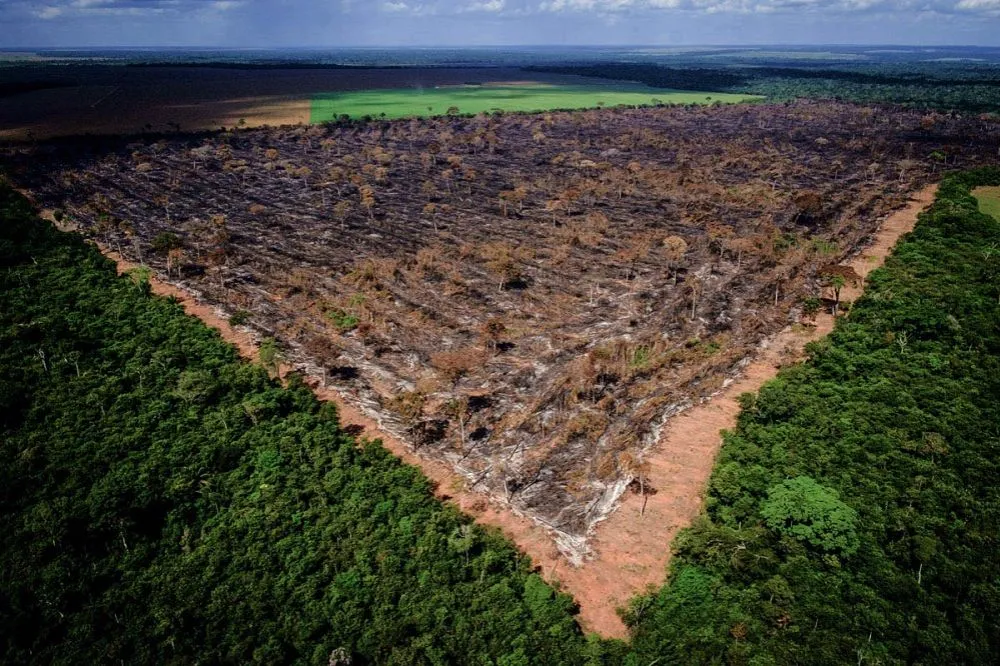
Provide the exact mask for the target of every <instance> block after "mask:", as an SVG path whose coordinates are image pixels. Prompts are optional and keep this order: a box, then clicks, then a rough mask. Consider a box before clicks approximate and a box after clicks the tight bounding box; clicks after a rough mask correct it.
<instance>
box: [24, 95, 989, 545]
mask: <svg viewBox="0 0 1000 666" xmlns="http://www.w3.org/2000/svg"><path fill="white" fill-rule="evenodd" d="M970 137H977V138H976V139H975V140H972V139H971V138H970ZM996 140H997V127H996V125H995V124H993V123H991V122H990V121H988V120H975V119H969V118H958V117H945V116H925V115H923V114H920V113H913V112H903V111H889V110H880V109H868V108H861V107H856V106H851V105H836V104H834V105H830V104H822V105H821V104H812V103H797V104H793V105H789V106H784V105H782V106H764V105H749V106H722V107H712V108H707V107H702V108H693V107H683V108H663V109H643V110H629V109H606V110H595V111H588V112H577V113H550V114H544V115H541V116H502V117H494V116H482V117H476V118H437V119H431V120H426V119H425V120H418V119H414V120H411V121H406V122H392V123H369V124H348V125H344V126H322V127H312V128H305V127H302V128H283V129H275V130H248V131H239V132H230V133H225V134H217V135H213V136H208V137H197V138H195V137H186V138H181V137H178V138H176V139H162V140H158V141H152V140H151V141H145V142H143V141H135V142H132V143H125V142H121V141H119V142H114V141H110V140H109V141H107V142H97V141H92V142H84V141H80V142H72V143H66V144H63V145H53V146H51V147H45V148H44V149H39V150H36V151H25V152H23V153H20V154H19V155H18V156H13V157H14V159H13V160H12V161H13V162H14V171H15V177H16V178H17V179H18V180H19V181H20V182H22V183H23V184H25V185H27V186H29V187H30V188H31V189H32V190H33V191H34V192H35V193H36V194H37V195H38V196H39V197H40V199H41V203H43V204H44V205H47V206H49V207H51V208H60V209H62V210H64V211H66V212H67V214H68V215H69V217H70V218H71V219H72V220H74V221H76V222H77V223H79V224H81V225H82V226H83V227H84V228H86V229H88V230H90V232H91V233H93V234H94V235H95V236H96V237H98V238H100V239H102V240H103V241H105V242H106V243H108V244H110V245H112V246H115V247H117V248H119V249H120V250H121V251H123V252H124V253H125V254H127V255H129V256H130V257H131V258H133V259H139V258H141V259H142V260H144V261H145V262H147V263H149V264H150V265H152V266H153V267H154V268H156V269H157V270H158V271H159V272H160V274H161V275H163V276H164V277H167V278H168V279H171V280H174V281H177V282H181V283H183V284H185V285H187V286H188V287H189V288H191V289H193V290H196V291H197V292H199V293H200V294H201V295H202V296H203V297H204V298H206V299H207V300H208V301H210V302H215V303H218V304H219V305H220V306H222V307H223V308H225V309H226V310H228V311H229V312H231V313H237V312H239V311H245V312H246V315H245V316H246V318H247V319H248V321H249V323H250V324H251V325H252V326H253V327H254V328H255V329H256V330H257V331H258V332H260V333H261V334H264V335H271V336H274V337H276V338H278V339H279V340H280V341H282V343H283V344H284V346H285V348H286V356H287V357H288V358H289V360H290V361H291V362H293V363H294V364H296V365H298V366H300V367H302V368H303V369H304V370H306V371H307V372H310V373H314V374H317V375H322V376H324V378H325V379H326V380H328V381H329V382H330V383H331V384H332V385H334V386H337V387H338V388H339V389H340V390H341V391H342V392H344V393H345V394H346V395H348V396H349V397H350V398H351V399H352V400H353V401H354V402H355V403H356V404H357V405H359V406H360V407H361V408H362V409H363V410H365V411H366V412H367V413H368V414H370V415H372V416H373V417H374V418H375V419H376V420H377V421H378V422H379V424H380V425H381V426H382V427H383V428H384V429H387V430H388V431H389V432H392V433H394V434H395V435H397V436H398V437H399V438H401V439H403V440H406V441H409V442H410V443H411V444H412V445H413V446H414V447H415V448H417V450H418V451H419V452H420V454H421V455H424V456H428V457H430V458H433V459H435V460H439V461H445V462H447V463H448V464H450V465H451V466H452V467H453V468H454V469H455V470H456V471H457V472H458V473H459V474H460V475H462V476H463V477H464V478H465V480H466V486H467V487H468V488H471V489H474V490H480V491H483V492H485V493H487V494H489V495H490V496H492V497H493V498H495V499H497V500H498V501H501V502H504V503H507V504H508V505H509V506H511V507H513V508H514V509H515V510H517V511H520V512H523V513H524V514H526V515H529V516H531V517H532V518H534V519H535V520H537V521H539V523H540V524H544V525H547V526H549V527H550V528H551V529H552V530H553V533H554V535H555V536H556V540H557V543H558V544H559V547H560V548H561V549H562V551H563V553H565V554H566V555H568V556H569V557H570V558H571V559H572V560H574V561H580V560H581V559H582V558H584V557H586V555H587V553H588V548H587V538H588V535H589V534H590V533H591V531H592V529H593V528H594V526H595V525H596V524H597V523H598V522H599V521H601V520H603V519H604V518H606V517H607V516H608V515H610V513H611V512H612V511H613V509H614V507H615V506H616V504H617V503H618V502H619V501H620V499H621V497H622V495H623V493H627V492H634V493H636V494H637V495H638V496H640V497H643V498H645V497H648V496H650V495H652V494H653V493H654V492H655V493H664V494H669V493H671V492H673V488H671V487H667V486H664V485H663V484H662V483H660V484H659V486H658V487H653V486H652V485H651V484H649V483H648V474H649V468H648V466H647V465H646V460H645V458H646V455H647V452H648V450H649V447H650V446H651V445H652V444H653V443H655V442H656V441H657V439H658V437H659V433H660V430H661V429H662V427H663V426H664V424H666V423H668V421H669V419H670V417H671V416H673V415H675V414H677V413H679V412H681V411H683V410H684V409H685V408H687V407H688V406H690V405H691V404H693V403H695V402H697V401H698V400H699V399H701V398H703V397H705V396H709V395H712V394H714V393H716V392H717V391H718V390H720V389H721V388H722V387H724V386H725V385H726V384H727V383H728V382H729V380H730V378H731V376H733V375H734V374H737V373H738V372H739V371H740V370H741V369H742V368H743V367H744V365H745V363H746V362H747V359H748V358H749V357H751V356H752V355H753V354H754V353H755V351H756V349H757V346H758V345H759V343H760V342H761V340H763V339H765V338H766V337H768V336H769V335H771V334H773V333H775V332H777V331H778V330H780V329H782V328H783V327H784V326H785V325H787V324H788V323H789V322H791V321H794V320H796V319H798V318H799V317H800V316H801V314H802V310H803V307H804V305H805V306H806V307H810V306H816V307H818V306H819V305H820V304H819V303H817V302H812V303H811V304H810V303H809V302H808V301H806V302H805V303H804V300H803V299H804V298H806V297H808V296H817V295H821V293H822V295H824V296H826V297H830V302H827V303H826V305H825V306H826V307H831V306H832V297H831V291H830V290H829V289H828V290H827V291H825V292H821V290H822V284H823V280H829V279H830V278H831V276H832V277H836V275H837V274H838V273H837V271H836V270H834V271H833V272H831V269H830V267H831V265H836V264H838V263H840V262H841V261H842V260H844V259H846V258H848V257H850V256H851V254H852V252H853V251H854V249H855V248H857V247H859V246H861V245H863V244H864V243H865V242H866V240H867V239H868V238H869V237H870V235H871V234H872V232H873V231H874V229H875V228H876V227H877V225H878V223H879V220H880V219H881V217H882V216H883V215H884V214H886V213H887V212H889V211H890V210H893V209H895V208H897V207H898V206H900V205H902V204H903V203H904V202H905V201H906V200H907V199H908V197H909V194H910V192H912V191H913V190H914V189H915V188H916V187H918V186H920V185H922V184H924V183H926V182H927V181H929V180H931V179H934V178H936V172H937V171H938V170H939V169H940V161H939V160H940V156H941V155H945V156H946V159H947V162H948V165H949V166H951V165H962V164H968V163H974V162H976V161H978V160H980V159H981V157H982V155H981V154H980V152H982V154H986V153H990V152H991V151H993V150H995V148H994V146H995V143H996ZM841 274H842V273H841Z"/></svg>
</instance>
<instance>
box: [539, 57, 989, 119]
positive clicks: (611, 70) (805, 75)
mask: <svg viewBox="0 0 1000 666" xmlns="http://www.w3.org/2000/svg"><path fill="white" fill-rule="evenodd" d="M525 69H527V70H529V71H537V72H552V73H557V74H576V75H581V76H593V77H597V78H604V79H624V80H628V81H639V82H641V83H645V84H646V85H649V86H654V87H658V88H676V89H682V90H703V91H706V92H713V91H714V92H744V93H753V94H757V95H764V96H765V97H767V98H768V100H770V101H775V102H780V101H787V100H792V99H797V98H809V99H822V100H838V101H846V102H855V103H859V104H899V105H901V106H906V107H912V108H917V109H945V110H956V111H963V112H967V113H981V112H994V113H995V112H1000V73H998V71H997V69H996V68H995V67H991V66H986V65H978V64H975V65H966V66H963V65H961V64H952V65H949V66H945V65H943V64H942V63H919V62H907V63H893V64H867V63H866V64H844V63H826V64H823V65H820V66H817V65H811V66H799V67H791V66H789V64H788V62H787V61H780V60H779V61H775V62H768V61H766V60H764V61H760V62H755V63H753V64H752V65H748V64H746V63H729V64H725V65H716V66H713V65H711V64H709V63H707V62H705V61H704V60H702V61H696V62H693V63H689V64H685V65H679V66H672V67H667V66H660V65H656V64H650V63H599V64H596V63H595V64H574V65H544V66H533V67H526V68H525Z"/></svg>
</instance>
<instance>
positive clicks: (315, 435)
mask: <svg viewBox="0 0 1000 666" xmlns="http://www.w3.org/2000/svg"><path fill="white" fill-rule="evenodd" d="M978 185H1000V170H998V169H983V170H977V171H972V172H966V173H959V174H953V175H951V176H948V177H947V178H946V179H945V180H944V182H943V183H942V185H941V189H940V193H939V195H938V199H937V202H936V203H935V204H934V205H933V207H932V208H931V209H930V210H929V211H928V212H927V213H925V214H924V215H922V216H921V218H920V221H919V223H918V225H917V228H916V230H915V231H914V232H913V233H912V234H910V235H908V236H907V237H906V238H905V239H904V240H903V241H902V242H901V243H900V244H899V245H898V246H897V248H896V250H895V252H894V254H893V256H892V257H891V258H890V260H889V261H888V262H887V264H886V265H885V266H884V267H883V268H881V269H879V270H877V271H875V272H874V273H872V275H871V276H870V284H869V287H868V290H867V291H866V293H865V296H864V297H863V298H862V299H860V300H859V301H858V302H857V303H854V304H853V306H852V307H851V312H850V315H849V317H848V318H847V319H844V320H841V321H840V322H839V324H838V326H837V329H836V331H835V332H834V333H833V334H832V335H831V336H830V337H829V338H828V339H826V340H824V341H822V342H820V343H817V344H814V345H813V346H812V347H811V349H810V352H811V358H810V360H809V361H808V362H806V363H804V364H802V365H800V366H796V367H793V368H790V369H788V370H785V371H784V372H783V373H782V374H781V375H780V376H779V378H778V379H776V380H775V381H773V382H771V383H770V384H768V385H767V386H766V387H765V388H764V389H763V390H761V392H760V393H759V395H749V394H747V395H745V396H744V397H743V413H742V415H741V417H740V419H739V424H738V426H737V428H736V429H735V431H733V432H731V433H727V434H726V437H725V443H724V446H723V449H722V452H721V455H720V458H719V460H718V464H717V469H716V471H715V474H714V475H713V478H712V481H711V484H710V488H709V489H708V493H707V495H708V503H707V511H706V514H705V515H704V516H703V517H702V518H701V519H699V521H698V522H697V523H696V524H695V525H694V526H692V527H691V528H690V529H688V530H686V531H684V532H683V533H682V535H681V536H680V537H679V539H678V540H677V542H676V543H675V544H673V546H672V547H673V550H674V552H675V557H674V559H673V563H672V565H671V570H670V573H669V580H668V582H667V583H666V584H665V585H664V586H663V588H662V589H660V590H659V591H657V592H655V593H652V594H649V595H646V596H642V597H639V598H637V599H635V600H634V601H633V602H632V603H631V604H630V605H629V607H628V608H627V609H625V611H624V613H625V618H626V620H627V623H628V624H629V626H630V628H631V630H632V633H633V638H632V640H631V642H630V643H623V642H620V641H600V640H597V639H595V638H593V637H586V636H584V635H583V634H582V632H581V631H580V630H579V628H578V626H577V624H576V622H575V620H574V605H573V602H572V600H571V599H570V598H569V597H567V596H566V595H563V594H559V593H558V592H556V591H555V590H553V589H552V588H551V587H549V586H548V585H546V584H545V583H544V582H543V581H542V580H541V578H540V577H539V576H538V574H537V573H534V572H533V571H532V569H531V565H530V563H529V562H527V561H526V560H525V559H524V558H523V557H520V556H518V554H517V553H516V552H515V551H514V549H513V548H512V547H511V546H510V545H509V544H508V543H506V542H505V541H504V540H503V539H502V538H501V537H500V536H499V535H497V534H495V533H493V532H490V531H487V530H484V529H481V528H479V527H477V526H475V525H473V524H471V523H470V522H469V520H468V519H467V518H465V517H463V516H461V515H460V514H458V513H457V512H456V511H455V510H453V509H451V508H449V507H446V506H444V505H442V504H440V503H439V502H438V501H437V500H435V499H434V498H433V496H432V494H431V492H430V491H431V488H430V487H429V482H428V481H427V480H426V479H425V478H424V477H423V476H422V475H421V474H420V473H419V472H418V471H417V470H416V469H414V468H411V467H407V466H405V465H402V464H401V463H399V462H398V461H397V460H396V459H395V458H393V457H392V456H391V455H389V454H388V453H387V452H386V451H385V450H384V449H383V448H382V447H381V446H380V445H378V444H377V443H375V442H367V441H355V440H354V439H352V438H351V437H350V436H348V435H347V434H346V433H345V432H344V431H343V430H341V429H340V427H339V425H338V420H337V415H336V412H335V409H334V408H333V407H332V406H331V405H329V404H322V403H319V402H318V401H317V400H316V399H315V398H314V397H313V396H312V394H311V393H310V392H309V390H308V389H307V388H305V387H304V386H303V385H302V384H301V382H297V381H296V380H295V379H294V378H293V379H292V380H291V382H290V383H289V385H288V386H287V387H281V386H279V385H278V384H277V383H276V382H275V381H274V380H273V379H272V378H271V377H269V376H268V373H267V371H266V370H265V369H264V368H261V367H259V366H255V365H252V364H250V363H248V362H245V361H242V360H240V359H239V358H238V357H237V354H236V352H235V350H234V349H233V348H231V347H230V346H228V345H226V344H225V343H223V342H222V341H221V340H220V338H219V336H218V334H217V333H216V332H214V331H212V330H210V329H208V328H206V327H205V326H204V325H202V324H201V323H200V322H198V321H197V320H194V319H192V318H190V317H187V316H186V315H185V314H184V313H183V311H182V310H181V308H180V306H179V305H178V304H177V303H176V302H172V301H170V300H168V299H162V298H159V297H154V296H152V295H151V294H150V289H149V285H148V283H147V281H146V276H145V275H144V274H143V273H142V271H139V272H136V273H133V274H131V275H128V276H123V277H118V276H117V275H116V272H115V269H114V266H113V265H112V264H111V263H110V262H109V261H108V260H106V259H104V258H103V257H102V256H101V255H100V254H99V252H98V251H97V250H96V248H94V247H92V246H90V245H87V244H86V243H84V241H83V240H81V239H80V238H79V237H77V236H73V235H69V234H64V233H61V232H58V231H56V230H55V229H54V228H52V227H51V226H50V225H48V224H46V223H43V222H41V221H40V220H38V219H37V218H36V217H35V213H34V212H33V211H32V210H31V209H30V207H29V205H28V204H27V202H26V201H25V200H24V199H23V198H22V197H20V196H19V195H17V194H16V193H14V192H13V191H12V190H11V189H10V188H9V187H7V186H3V187H2V189H0V220H2V223H0V366H2V367H3V369H4V371H3V373H2V374H0V479H2V482H3V483H2V489H0V572H2V573H0V650H2V654H3V657H2V658H0V660H2V661H3V663H8V664H24V663H37V664H42V663H44V664H49V663H65V664H81V663H88V664H89V663H95V664H96V663H192V662H199V663H240V664H246V663H303V664H306V663H309V664H323V665H325V664H336V665H346V664H477V665H487V664H494V665H497V666H501V665H502V666H515V665H522V664H546V665H550V664H627V665H629V666H640V665H642V666H646V665H648V664H651V663H658V664H691V663H731V664H759V665H763V664H792V663H800V664H801V663H807V664H843V663H926V664H938V663H965V664H986V663H991V662H994V661H995V659H996V655H997V654H1000V550H998V538H1000V535H998V530H1000V488H998V486H997V483H996V480H997V478H1000V469H998V466H1000V455H998V454H1000V430H998V426H997V424H1000V400H998V398H1000V222H998V221H997V220H995V219H993V218H992V217H989V216H987V215H984V214H982V213H980V212H979V211H978V208H977V204H976V201H975V199H974V198H973V197H972V196H971V194H970V190H971V188H973V187H975V186H978ZM667 545H668V544H664V547H667Z"/></svg>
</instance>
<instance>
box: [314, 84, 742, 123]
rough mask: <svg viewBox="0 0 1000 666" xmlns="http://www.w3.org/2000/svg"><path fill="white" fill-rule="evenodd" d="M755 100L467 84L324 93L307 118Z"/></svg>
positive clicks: (642, 89)
mask: <svg viewBox="0 0 1000 666" xmlns="http://www.w3.org/2000/svg"><path fill="white" fill-rule="evenodd" d="M754 99H759V98H758V97H755V96H753V95H734V94H730V93H715V92H693V91H683V90H667V89H656V88H648V87H646V86H620V85H619V86H611V85H607V86H605V85H574V86H568V85H545V84H532V85H503V84H501V85H467V86H443V87H440V88H400V89H393V90H362V91H351V92H338V93H323V94H320V95H317V96H315V97H313V99H312V108H311V112H310V122H314V123H322V122H328V121H331V120H336V119H337V118H338V117H339V116H341V115H343V114H347V115H348V116H350V117H352V118H361V117H363V116H372V117H373V118H381V117H385V118H409V117H413V116H438V115H444V114H445V113H446V112H447V111H448V109H449V108H451V107H457V108H458V111H459V113H462V114H467V113H480V112H482V111H496V110H502V111H548V110H552V109H587V108H594V107H599V106H617V105H619V104H628V105H640V104H656V103H663V104H711V103H712V102H725V103H735V102H743V101H747V100H754Z"/></svg>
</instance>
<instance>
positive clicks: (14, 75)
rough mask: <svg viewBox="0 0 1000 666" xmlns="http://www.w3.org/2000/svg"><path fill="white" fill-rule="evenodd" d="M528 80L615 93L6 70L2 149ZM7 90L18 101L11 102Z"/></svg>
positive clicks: (378, 80) (80, 68)
mask: <svg viewBox="0 0 1000 666" xmlns="http://www.w3.org/2000/svg"><path fill="white" fill-rule="evenodd" d="M524 79H529V80H530V81H531V82H533V83H547V84H567V85H579V84H583V83H587V84H590V83H593V84H594V85H597V86H604V87H607V85H608V82H607V81H606V80H599V79H598V80H593V79H587V78H584V77H578V76H561V75H553V74H542V73H535V72H532V73H531V74H526V73H524V72H522V71H521V70H519V69H516V68H504V67H497V68H460V67H450V68H449V67H435V68H420V67H406V68H403V67H400V68H340V69H331V68H326V69H322V68H320V69H301V68H299V69H274V68H225V67H169V66H163V67H133V66H123V65H95V64H81V65H72V66H60V67H53V66H50V65H46V64H38V65H25V64H20V65H6V66H2V65H0V100H2V103H0V140H5V139H7V140H16V141H24V140H26V139H31V138H34V139H42V138H47V137H54V136H71V135H77V134H80V135H82V134H141V133H149V132H156V133H176V132H178V131H183V132H190V131H195V130H198V131H202V130H218V129H219V128H220V127H234V126H237V125H240V124H244V125H245V126H247V127H257V126H262V125H294V124H307V123H308V122H309V119H310V115H311V109H310V106H311V104H310V100H311V99H312V97H313V96H314V95H317V94H319V93H330V92H333V91H352V90H353V91H364V90H372V89H392V88H407V89H414V88H418V87H425V88H433V87H434V86H456V85H462V84H464V83H466V82H468V81H477V82H480V83H484V84H486V83H490V82H501V81H512V80H524ZM633 85H635V84H633ZM5 90H9V91H11V94H6V93H4V91H5ZM15 91H20V92H15ZM445 110H446V109H442V110H441V113H444V111H445Z"/></svg>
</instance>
